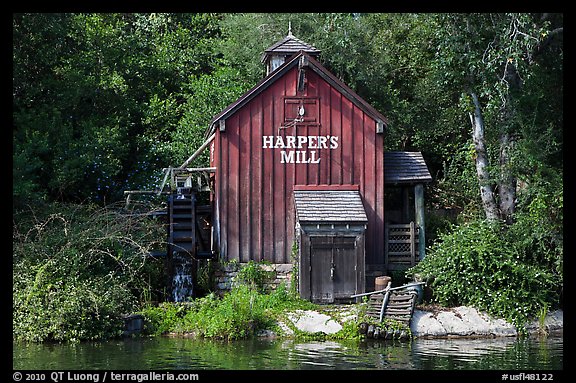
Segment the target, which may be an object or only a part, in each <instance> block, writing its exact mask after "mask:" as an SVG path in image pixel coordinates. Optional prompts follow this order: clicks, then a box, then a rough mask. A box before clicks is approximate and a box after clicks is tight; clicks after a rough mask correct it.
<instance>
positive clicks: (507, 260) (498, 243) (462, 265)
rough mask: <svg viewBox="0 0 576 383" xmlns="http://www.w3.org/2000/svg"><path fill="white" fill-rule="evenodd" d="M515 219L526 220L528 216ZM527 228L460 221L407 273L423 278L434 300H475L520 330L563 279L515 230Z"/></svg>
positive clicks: (551, 301) (553, 298) (554, 298)
mask: <svg viewBox="0 0 576 383" xmlns="http://www.w3.org/2000/svg"><path fill="white" fill-rule="evenodd" d="M515 225H526V220H525V219H522V220H519V221H518V223H517V224H515ZM530 229H531V227H515V226H513V227H509V226H507V225H503V224H500V223H489V222H487V221H474V222H470V223H467V224H463V225H461V226H458V227H456V228H455V229H454V230H453V231H452V232H451V233H446V234H443V235H441V237H440V239H439V241H437V242H436V243H435V244H434V245H433V246H432V247H431V248H430V250H429V251H428V253H427V256H426V258H425V259H424V260H423V261H421V262H420V263H419V264H418V265H416V266H415V267H413V268H412V269H410V270H408V272H407V273H408V274H409V275H412V276H414V275H415V274H418V275H420V277H423V278H424V279H425V280H427V281H428V282H429V284H430V285H431V287H432V289H433V292H434V298H433V299H434V300H435V301H436V302H438V303H440V304H443V305H446V306H458V305H467V306H473V307H476V308H477V309H479V310H482V311H485V312H487V313H489V314H492V315H495V316H498V317H501V318H504V319H506V320H508V321H509V322H511V323H513V324H514V325H515V326H517V328H518V329H519V330H520V331H523V329H524V325H525V324H526V321H527V320H528V319H530V318H533V317H535V316H536V315H537V314H538V312H539V311H540V310H541V309H542V308H543V307H553V306H555V305H557V304H558V294H559V287H560V285H561V277H560V275H559V274H558V273H557V272H556V271H555V270H556V269H555V266H554V265H553V264H551V262H554V260H552V259H550V258H549V257H548V258H547V257H542V256H538V254H533V253H531V252H530V251H528V250H529V249H530V247H527V246H526V245H525V243H521V242H518V241H517V238H518V235H519V231H521V232H522V233H524V234H525V235H526V236H530V235H531V234H530ZM528 243H530V241H528Z"/></svg>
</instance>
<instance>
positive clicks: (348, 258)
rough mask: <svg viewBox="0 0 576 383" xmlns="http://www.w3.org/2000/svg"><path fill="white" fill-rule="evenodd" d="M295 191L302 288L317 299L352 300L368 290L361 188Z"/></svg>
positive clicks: (314, 299) (322, 301)
mask: <svg viewBox="0 0 576 383" xmlns="http://www.w3.org/2000/svg"><path fill="white" fill-rule="evenodd" d="M319 189H321V188H313V189H312V190H295V191H294V202H295V207H296V215H297V228H298V229H297V230H298V232H299V233H298V238H299V241H298V242H299V246H298V248H299V267H298V270H299V276H298V281H299V291H300V296H301V297H302V298H304V299H308V300H311V301H312V302H316V303H334V302H338V301H350V300H351V298H350V296H351V295H354V294H360V293H363V292H364V289H365V273H364V271H365V231H366V224H367V222H368V218H367V216H366V212H365V210H364V205H363V203H362V199H361V197H360V193H359V191H358V190H330V189H326V190H319Z"/></svg>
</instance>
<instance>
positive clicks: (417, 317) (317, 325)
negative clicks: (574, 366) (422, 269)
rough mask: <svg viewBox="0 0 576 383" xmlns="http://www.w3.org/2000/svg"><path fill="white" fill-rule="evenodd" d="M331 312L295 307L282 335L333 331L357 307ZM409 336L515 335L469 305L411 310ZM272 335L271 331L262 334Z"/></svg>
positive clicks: (552, 323) (555, 321)
mask: <svg viewBox="0 0 576 383" xmlns="http://www.w3.org/2000/svg"><path fill="white" fill-rule="evenodd" d="M335 312H336V313H337V314H336V315H328V314H330V313H319V312H316V311H312V310H297V311H295V312H293V313H290V314H289V315H288V316H287V320H288V321H289V322H290V325H288V323H279V325H280V327H281V328H282V329H283V332H284V334H285V335H288V336H289V335H292V334H293V330H292V329H293V328H296V329H298V330H300V331H303V332H308V333H317V332H323V333H325V334H334V333H336V332H338V331H339V330H340V329H341V328H342V323H344V322H346V321H348V320H354V319H356V314H357V307H356V306H355V305H352V306H350V307H349V308H345V307H342V306H341V307H340V308H339V309H337V310H336V311H335ZM563 319H564V316H563V311H561V310H557V311H554V312H551V313H549V314H548V315H547V316H546V319H545V321H544V323H543V326H544V330H545V331H546V332H547V333H553V332H560V331H562V329H563ZM410 329H411V331H412V335H413V336H414V337H418V338H420V337H421V338H426V337H429V338H436V337H437V338H442V337H511V336H517V335H518V331H517V329H516V328H515V327H514V326H513V325H512V324H510V323H508V322H506V321H505V320H503V319H497V318H492V317H490V316H489V315H487V314H486V313H483V312H479V311H478V310H476V309H474V308H472V307H466V306H460V307H453V308H436V309H434V310H428V309H427V310H419V309H416V310H414V314H413V316H412V322H411V325H410ZM527 330H528V332H529V333H537V332H538V331H540V330H541V326H540V323H538V321H534V322H532V323H530V324H529V325H528V326H527ZM261 335H263V336H272V334H261Z"/></svg>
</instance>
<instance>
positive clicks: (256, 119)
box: [171, 33, 431, 303]
mask: <svg viewBox="0 0 576 383" xmlns="http://www.w3.org/2000/svg"><path fill="white" fill-rule="evenodd" d="M319 53H320V51H319V50H318V49H316V48H314V47H313V46H311V45H309V44H307V43H305V42H303V41H301V40H299V39H297V38H296V37H294V36H293V35H292V34H291V33H289V34H288V36H286V37H285V38H284V39H283V40H281V41H279V42H278V43H276V44H274V45H273V46H271V47H270V48H269V49H267V50H266V51H265V52H264V54H263V55H262V62H263V64H264V65H266V67H267V75H266V77H265V78H264V79H262V80H261V81H260V82H259V83H258V84H257V85H256V86H254V87H253V88H252V89H250V90H249V91H248V92H246V93H245V94H244V95H242V96H241V97H240V98H239V99H238V100H236V101H235V102H234V103H232V104H231V105H229V106H228V107H227V108H226V109H224V110H223V111H221V112H220V113H219V114H218V115H216V116H215V117H214V118H213V120H212V122H211V124H210V126H209V127H208V129H207V132H206V138H207V141H206V143H205V145H203V147H202V148H200V149H199V150H198V151H200V150H203V149H204V148H209V150H210V168H208V169H200V170H202V171H204V172H209V173H210V177H211V193H210V194H211V209H210V210H211V216H210V225H211V230H210V233H211V239H210V240H211V247H212V251H213V253H215V254H216V255H215V256H216V257H218V258H219V260H220V261H222V263H223V264H226V263H227V262H228V261H233V260H235V261H238V262H239V263H241V264H242V263H247V262H249V261H255V262H260V261H263V260H265V261H268V262H270V263H271V264H272V265H273V267H274V269H275V270H276V271H277V273H279V274H283V273H284V274H287V275H289V274H291V273H293V272H295V271H296V270H297V274H298V275H297V278H298V287H299V292H300V295H301V297H303V298H305V299H309V300H312V301H314V302H318V303H332V302H338V301H346V300H350V296H351V295H353V294H359V293H363V292H365V291H366V290H370V289H372V288H373V286H374V278H375V277H376V276H379V275H384V274H386V273H387V272H389V271H390V270H394V269H395V268H400V269H401V268H407V267H409V266H411V265H413V264H414V263H415V262H417V261H418V259H419V258H421V257H423V256H424V247H423V244H424V241H423V239H424V230H423V228H424V214H423V211H424V210H423V209H424V208H423V197H422V194H423V191H422V190H423V189H422V185H423V183H425V182H429V181H431V177H430V174H429V172H428V169H427V167H426V164H425V163H424V160H423V159H422V156H421V154H420V153H419V152H391V153H385V151H384V148H385V133H386V126H387V123H388V121H387V119H386V117H385V116H384V115H383V114H382V113H380V112H379V111H377V110H376V109H374V108H373V107H372V106H371V105H370V104H368V103H367V102H366V101H364V100H363V99H362V98H361V97H360V96H358V95H357V94H356V93H355V92H354V91H353V90H352V89H350V88H349V87H348V86H347V85H345V84H344V83H342V82H341V81H340V80H339V79H338V78H336V77H335V76H334V75H333V74H331V73H330V72H329V71H328V70H327V69H326V68H324V66H322V64H320V62H319V61H318V55H319ZM388 161H389V164H390V167H387V163H388ZM187 162H189V161H187ZM185 165H186V164H184V165H183V166H182V167H181V168H180V169H176V170H178V171H180V172H184V171H185V170H186V169H187V168H186V166H185ZM187 170H189V171H194V170H199V169H187ZM388 188H390V190H393V189H394V190H397V196H398V198H396V201H398V202H397V203H395V204H394V205H395V206H385V189H386V191H387V192H388V190H387V189H388ZM172 215H173V216H175V214H174V211H172ZM194 221H195V222H197V220H196V219H195V220H194ZM171 222H172V221H171ZM171 233H172V230H171ZM171 235H172V234H171ZM175 237H177V236H174V235H172V237H171V239H172V240H174V239H175ZM194 240H195V241H197V242H199V240H198V238H196V239H194ZM200 245H202V244H200ZM204 247H206V246H205V245H204ZM174 249H176V247H175V248H173V249H172V250H173V251H174ZM198 249H199V245H198V244H194V245H193V246H192V248H188V250H187V251H188V252H189V253H191V255H192V256H195V255H196V256H197V255H198V254H197V253H198V252H199V250H198Z"/></svg>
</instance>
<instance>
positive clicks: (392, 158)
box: [384, 152, 432, 184]
mask: <svg viewBox="0 0 576 383" xmlns="http://www.w3.org/2000/svg"><path fill="white" fill-rule="evenodd" d="M430 181H432V176H431V175H430V172H429V171H428V166H426V162H425V161H424V157H422V153H421V152H384V182H385V183H390V184H395V183H398V184H400V183H404V184H407V183H421V182H430Z"/></svg>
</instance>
